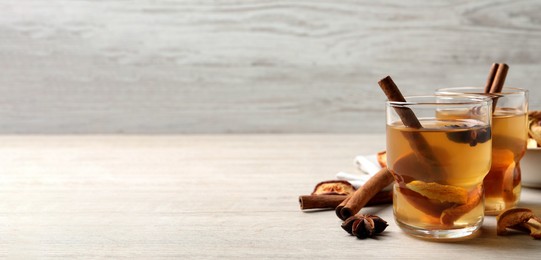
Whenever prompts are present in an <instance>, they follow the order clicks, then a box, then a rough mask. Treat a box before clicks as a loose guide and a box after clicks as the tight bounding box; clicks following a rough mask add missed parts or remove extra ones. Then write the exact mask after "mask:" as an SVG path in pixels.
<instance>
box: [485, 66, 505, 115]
mask: <svg viewBox="0 0 541 260" xmlns="http://www.w3.org/2000/svg"><path fill="white" fill-rule="evenodd" d="M508 71H509V66H508V65H507V64H505V63H494V64H492V67H491V68H490V71H489V73H488V80H487V84H486V85H485V94H498V93H500V92H502V89H503V85H504V84H505V78H506V77H507V72H508ZM492 96H493V98H492V111H493V112H494V111H495V110H496V103H497V102H498V95H492Z"/></svg>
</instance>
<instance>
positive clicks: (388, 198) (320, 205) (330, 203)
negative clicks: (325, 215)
mask: <svg viewBox="0 0 541 260" xmlns="http://www.w3.org/2000/svg"><path fill="white" fill-rule="evenodd" d="M347 197H348V195H302V196H299V204H300V208H301V210H306V209H335V208H336V207H337V206H338V205H340V203H342V201H344V200H345V199H346V198H347ZM392 202H393V192H392V191H380V192H378V193H376V195H374V197H372V198H371V199H370V200H369V201H368V202H367V203H366V205H365V206H375V205H381V204H387V203H392Z"/></svg>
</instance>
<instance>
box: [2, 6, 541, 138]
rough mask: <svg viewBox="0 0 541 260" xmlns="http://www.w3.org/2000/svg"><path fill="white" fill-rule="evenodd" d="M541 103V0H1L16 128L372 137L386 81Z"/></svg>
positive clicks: (11, 124)
mask: <svg viewBox="0 0 541 260" xmlns="http://www.w3.org/2000/svg"><path fill="white" fill-rule="evenodd" d="M495 61H497V62H506V63H508V64H509V65H510V72H509V76H508V80H507V83H508V85H512V86H516V87H524V88H528V89H529V90H530V99H531V100H530V101H531V102H530V107H531V108H532V109H541V89H540V88H539V86H538V84H539V82H541V73H540V72H541V1H534V0H530V1H431V0H424V1H421V0H415V1H404V0H396V1H390V0H387V1H372V0H349V1H334V0H295V1H280V0H235V1H232V0H231V1H225V0H224V1H203V0H177V1H173V0H169V1H151V0H134V1H121V0H116V1H114V0H111V1H91V0H79V1H69V0H48V1H43V0H11V1H7V0H0V133H45V134H48V133H60V134H62V133H150V134H157V133H288V132H296V133H305V132H308V133H315V132H317V133H320V132H324V133H326V132H329V133H357V132H359V133H362V132H372V133H373V132H380V131H382V130H383V129H384V127H383V124H384V120H383V117H384V113H383V102H384V100H385V98H384V96H383V94H382V93H381V91H380V89H379V88H378V86H377V81H378V80H379V79H380V78H382V77H383V76H385V75H387V74H390V75H391V76H393V78H394V79H395V81H396V82H397V84H398V85H399V86H400V87H401V88H402V91H403V92H404V94H406V95H411V94H422V93H431V92H432V91H433V90H434V89H436V88H439V87H450V86H464V85H482V84H483V83H484V82H485V79H486V74H487V73H488V69H489V66H490V64H491V63H492V62H495Z"/></svg>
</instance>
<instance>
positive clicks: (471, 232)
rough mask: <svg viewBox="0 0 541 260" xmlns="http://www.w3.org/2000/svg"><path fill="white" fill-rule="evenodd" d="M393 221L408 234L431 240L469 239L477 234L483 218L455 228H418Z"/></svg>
mask: <svg viewBox="0 0 541 260" xmlns="http://www.w3.org/2000/svg"><path fill="white" fill-rule="evenodd" d="M395 222H396V223H397V224H398V226H399V227H400V228H401V229H402V230H403V231H404V232H405V233H406V234H408V235H410V236H413V237H417V238H421V239H426V240H432V241H462V240H466V239H471V238H473V237H475V236H476V235H477V233H478V232H477V231H478V230H479V229H480V228H481V226H482V225H483V220H482V219H481V220H479V222H477V223H475V224H474V225H473V226H468V227H463V228H456V229H432V230H427V229H420V228H418V227H413V226H410V225H408V224H406V223H403V222H400V221H399V220H397V219H395Z"/></svg>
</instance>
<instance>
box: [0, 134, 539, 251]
mask: <svg viewBox="0 0 541 260" xmlns="http://www.w3.org/2000/svg"><path fill="white" fill-rule="evenodd" d="M0 144H1V147H0V166H1V173H0V196H1V197H0V198H1V201H0V257H5V258H17V259H33V258H38V257H39V258H69V259H74V258H100V257H104V258H114V259H118V258H124V257H125V258H141V259H154V258H160V257H165V258H178V259H187V258H225V259H239V258H240V259H242V258H245V259H253V258H299V259H316V258H326V259H346V258H352V259H353V258H355V259H374V258H391V257H393V258H398V259H403V258H417V259H418V258H426V259H433V258H436V257H437V258H438V259H440V258H444V259H445V258H455V259H461V258H462V259H470V258H474V259H484V258H491V259H494V258H496V257H497V258H503V259H505V258H507V259H518V258H524V259H537V258H538V257H537V255H538V254H539V247H540V246H541V241H536V240H533V239H531V238H530V237H529V236H527V235H513V236H508V237H498V236H496V235H495V220H494V218H493V217H488V218H487V219H486V220H485V223H484V225H483V228H482V232H481V233H480V235H479V236H478V237H476V238H474V239H472V240H468V241H466V242H459V243H435V242H428V241H423V240H419V239H415V238H412V237H409V236H407V235H405V234H404V233H403V232H402V231H401V230H400V229H399V228H398V227H397V225H396V224H395V223H394V220H393V218H392V209H391V207H390V206H389V205H387V206H379V207H371V208H366V209H364V212H367V213H372V214H377V215H379V216H381V217H382V218H384V219H385V220H387V221H388V222H389V224H390V226H389V227H388V228H387V230H386V231H385V232H384V234H383V235H381V236H379V237H378V238H377V239H366V240H358V239H356V238H354V237H352V236H349V235H348V234H347V233H346V232H344V231H343V230H342V229H341V228H340V223H341V222H340V221H339V220H338V218H337V217H336V216H335V215H334V212H333V211H317V212H310V213H307V212H301V211H300V210H299V205H298V202H297V197H298V195H301V194H309V193H310V192H311V190H312V189H313V186H314V185H315V184H316V183H317V182H319V181H322V180H326V179H332V178H334V175H335V174H336V172H338V171H341V170H344V171H354V164H353V157H354V156H355V155H357V154H369V153H373V152H375V151H379V150H381V149H383V147H384V137H383V135H218V136H214V135H208V136H205V135H203V136H195V135H187V136H2V137H0ZM522 195H523V196H522V197H523V200H522V202H521V204H522V205H523V206H527V207H530V208H532V209H534V211H535V212H536V213H537V214H541V202H540V199H541V190H534V189H524V191H523V194H522Z"/></svg>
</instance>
